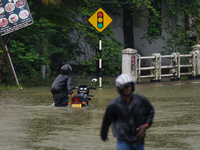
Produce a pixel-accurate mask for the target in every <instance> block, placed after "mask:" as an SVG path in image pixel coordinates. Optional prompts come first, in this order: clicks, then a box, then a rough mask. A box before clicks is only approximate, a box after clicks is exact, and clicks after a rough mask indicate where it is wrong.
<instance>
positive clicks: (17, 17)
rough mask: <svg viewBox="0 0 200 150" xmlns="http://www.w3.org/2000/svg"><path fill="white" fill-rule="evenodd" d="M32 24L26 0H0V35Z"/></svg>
mask: <svg viewBox="0 0 200 150" xmlns="http://www.w3.org/2000/svg"><path fill="white" fill-rule="evenodd" d="M31 24H33V19H32V16H31V12H30V10H29V7H28V4H27V1H26V0H0V34H1V36H3V35H6V34H9V33H11V32H14V31H16V30H19V29H21V28H24V27H26V26H29V25H31Z"/></svg>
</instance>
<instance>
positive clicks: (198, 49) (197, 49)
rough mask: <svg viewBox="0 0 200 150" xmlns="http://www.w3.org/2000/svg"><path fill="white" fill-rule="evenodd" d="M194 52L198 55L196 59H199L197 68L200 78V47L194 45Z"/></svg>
mask: <svg viewBox="0 0 200 150" xmlns="http://www.w3.org/2000/svg"><path fill="white" fill-rule="evenodd" d="M192 51H195V53H196V55H197V56H196V57H197V60H196V67H197V76H200V60H199V59H200V56H199V55H200V45H199V44H198V45H194V46H192Z"/></svg>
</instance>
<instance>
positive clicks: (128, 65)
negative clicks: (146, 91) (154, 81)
mask: <svg viewBox="0 0 200 150" xmlns="http://www.w3.org/2000/svg"><path fill="white" fill-rule="evenodd" d="M122 73H126V74H130V75H132V76H133V77H134V79H135V81H137V50H135V49H132V48H127V49H124V50H122Z"/></svg>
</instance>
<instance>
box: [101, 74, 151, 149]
mask: <svg viewBox="0 0 200 150" xmlns="http://www.w3.org/2000/svg"><path fill="white" fill-rule="evenodd" d="M115 83H116V88H117V91H118V93H119V94H120V96H118V97H116V98H114V99H113V100H111V101H110V103H109V104H108V106H107V109H106V111H105V115H104V118H103V122H102V126H101V134H100V135H101V139H102V140H103V141H108V137H107V135H108V128H109V126H110V125H111V123H112V131H113V134H114V136H115V137H116V138H117V148H116V149H117V150H144V138H145V131H146V129H147V128H149V127H150V126H151V124H152V121H153V117H154V109H153V107H152V105H151V104H150V102H149V101H148V100H147V98H146V97H145V96H143V95H139V94H133V92H134V90H135V87H134V84H135V80H134V78H133V77H132V76H131V75H128V74H121V75H119V76H118V77H117V79H116V81H115Z"/></svg>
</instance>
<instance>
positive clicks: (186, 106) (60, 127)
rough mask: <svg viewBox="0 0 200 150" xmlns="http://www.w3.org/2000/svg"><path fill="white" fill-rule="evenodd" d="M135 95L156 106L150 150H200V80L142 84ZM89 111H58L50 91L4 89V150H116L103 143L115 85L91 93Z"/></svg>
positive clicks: (0, 96)
mask: <svg viewBox="0 0 200 150" xmlns="http://www.w3.org/2000/svg"><path fill="white" fill-rule="evenodd" d="M136 93H139V94H143V95H145V96H146V97H147V98H148V99H149V101H150V102H151V103H152V105H153V106H154V108H155V118H154V123H153V125H152V127H151V128H150V129H149V130H148V131H147V136H146V144H145V149H146V150H199V149H200V142H199V140H200V109H199V107H200V81H199V80H194V81H188V82H186V81H185V82H184V81H179V82H161V83H141V84H137V85H136ZM91 94H93V95H94V96H95V97H94V98H93V99H92V101H91V102H90V106H88V107H84V108H71V107H65V108H56V107H54V106H51V104H52V103H53V98H52V94H51V93H50V87H38V88H26V89H23V90H0V103H1V105H0V137H1V138H0V149H1V150H36V149H37V150H50V149H53V150H114V149H115V146H116V139H115V138H114V137H113V134H112V132H111V130H110V132H109V136H108V137H109V141H108V142H102V141H101V140H100V136H99V134H100V127H101V122H102V117H103V115H104V111H105V108H106V106H107V104H108V103H109V101H110V100H111V99H112V98H114V97H116V96H117V95H118V94H117V92H116V90H115V87H106V88H102V89H97V91H91Z"/></svg>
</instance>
